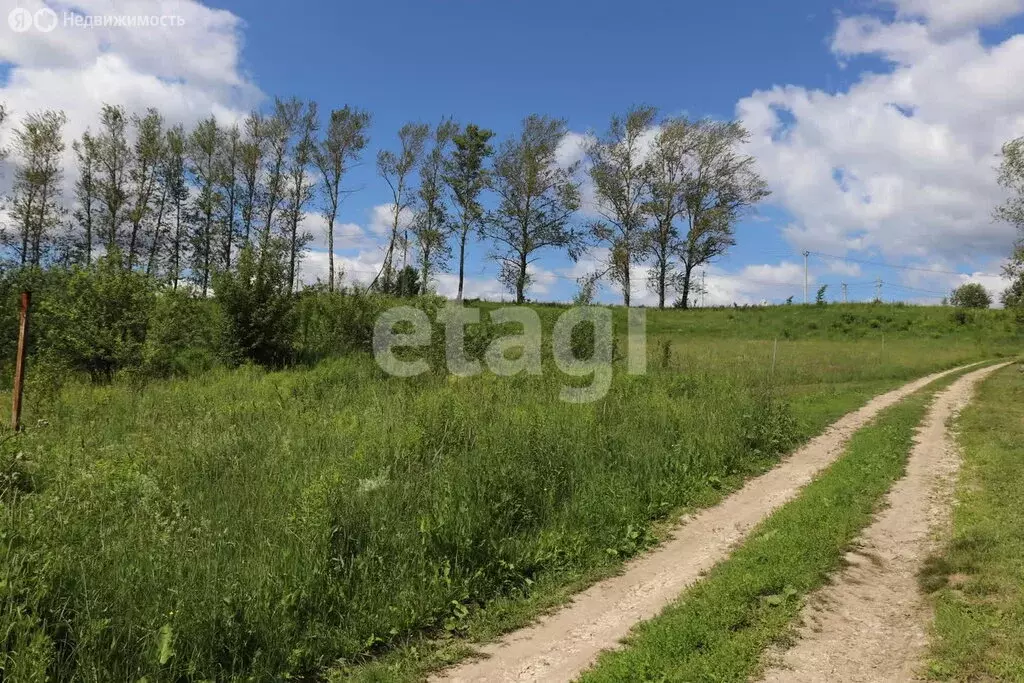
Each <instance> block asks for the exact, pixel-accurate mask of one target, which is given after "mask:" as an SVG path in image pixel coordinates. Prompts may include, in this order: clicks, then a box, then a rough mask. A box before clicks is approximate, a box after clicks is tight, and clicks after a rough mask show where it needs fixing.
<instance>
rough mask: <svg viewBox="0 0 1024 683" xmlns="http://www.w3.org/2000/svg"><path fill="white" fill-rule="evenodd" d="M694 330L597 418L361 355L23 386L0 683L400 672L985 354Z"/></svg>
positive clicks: (615, 562) (532, 396)
mask: <svg viewBox="0 0 1024 683" xmlns="http://www.w3.org/2000/svg"><path fill="white" fill-rule="evenodd" d="M652 313H653V312H652ZM745 313H747V312H745V311H744V312H738V313H734V312H732V311H719V312H717V313H716V314H717V315H719V316H721V317H723V318H724V317H725V316H732V315H744V314H745ZM785 314H786V315H790V313H789V312H785ZM686 315H687V314H684V313H679V312H666V313H659V314H657V316H658V317H659V320H660V322H658V321H656V322H657V325H654V324H652V328H653V329H655V330H656V331H657V334H656V335H652V336H653V339H652V342H651V344H650V347H649V354H650V372H649V373H648V374H647V375H646V376H642V377H629V376H627V375H624V374H617V375H616V377H615V379H614V382H613V385H612V390H611V392H610V393H609V395H608V396H607V397H606V398H605V399H603V400H602V401H599V402H596V403H592V404H586V405H571V404H566V403H562V402H561V401H559V400H558V398H557V397H558V391H559V389H560V387H561V386H562V384H564V380H563V378H562V377H561V376H559V375H557V374H551V373H549V374H546V375H544V376H542V377H517V378H497V377H493V376H488V375H484V376H479V377H474V378H465V379H456V378H448V377H443V376H438V375H426V376H422V377H418V378H414V379H407V380H403V379H397V378H389V377H386V376H384V375H383V374H382V373H381V372H380V371H379V369H378V368H377V367H376V366H375V365H374V364H373V362H372V360H371V359H369V358H366V357H362V356H359V355H353V356H350V357H346V358H341V359H335V360H330V361H326V362H324V363H321V364H320V365H318V366H317V367H315V368H311V369H300V370H293V371H287V372H277V373H267V372H263V371H259V370H255V369H251V368H248V369H246V368H243V369H241V370H237V371H226V370H217V371H213V372H211V373H208V374H207V375H205V376H202V377H197V378H192V379H181V380H172V381H162V382H155V383H152V384H149V385H147V386H145V387H136V386H130V385H117V384H115V385H111V386H90V385H75V384H72V385H69V386H67V387H65V388H64V390H63V391H62V392H60V393H59V394H57V395H52V396H51V395H48V394H45V393H42V392H41V391H40V388H39V387H36V386H32V385H30V387H29V390H28V392H27V395H26V402H27V414H26V423H27V424H29V425H31V426H30V428H29V430H28V431H27V433H26V434H24V435H22V436H19V437H18V438H16V439H13V440H8V441H7V442H5V443H4V444H3V445H2V446H0V458H2V460H0V475H2V476H3V477H4V478H3V479H2V480H0V482H2V483H3V489H2V495H0V520H2V522H0V524H2V526H0V567H3V569H2V570H0V571H2V572H3V574H2V575H0V596H2V602H0V633H3V634H6V635H4V636H3V639H0V666H2V667H3V668H2V669H0V671H2V677H4V678H5V679H7V678H12V679H17V680H45V679H47V678H51V679H53V678H56V679H62V680H64V679H77V680H86V681H91V680H129V679H132V680H134V679H139V678H142V677H147V679H148V680H149V681H162V680H182V679H201V678H207V679H222V680H228V679H239V680H240V679H245V680H248V679H256V680H267V679H281V678H286V677H296V676H306V675H313V674H318V673H323V672H326V671H333V672H334V673H335V674H336V675H339V676H356V677H364V678H368V679H377V678H415V677H417V676H419V675H420V674H421V673H422V672H423V671H424V670H426V669H429V668H430V667H432V666H436V665H437V664H438V663H439V662H442V661H446V660H447V659H449V658H453V657H456V656H458V655H459V654H460V653H461V652H463V651H464V650H465V647H464V643H465V640H466V639H484V638H490V637H493V636H494V635H495V634H497V633H499V632H501V631H503V630H507V629H509V628H512V627H514V626H516V625H519V624H522V623H523V622H524V621H526V620H528V619H529V618H530V617H531V616H532V615H534V614H536V612H537V611H538V610H539V609H543V608H544V607H547V606H550V605H552V604H556V603H558V602H559V601H561V600H564V599H565V597H566V596H567V595H568V594H569V593H570V592H571V591H572V590H574V589H576V588H579V587H580V586H582V585H585V584H586V583H588V582H591V581H593V580H595V579H596V578H600V577H601V576H604V575H607V574H608V573H610V572H613V571H615V570H616V569H617V568H618V567H619V566H621V563H622V561H623V560H624V559H625V558H628V557H629V556H631V555H633V554H635V553H637V552H640V551H642V550H643V549H644V548H646V547H648V546H649V545H650V544H652V543H654V542H656V540H657V533H658V528H659V525H660V524H663V523H664V521H665V520H668V519H671V518H673V516H674V515H675V514H677V513H678V512H679V511H680V510H682V509H685V508H687V507H695V506H703V505H707V504H710V503H713V502H715V501H716V500H718V499H719V498H720V497H721V496H722V495H724V493H725V492H727V491H729V490H731V489H732V488H735V487H736V486H738V485H739V484H740V483H742V481H743V480H744V478H746V477H748V476H750V475H752V474H755V473H758V472H761V471H763V470H764V469H765V468H767V467H770V466H771V465H772V464H774V463H775V462H777V459H778V457H779V456H780V455H781V454H782V453H783V452H785V451H787V450H788V449H790V448H792V446H793V445H795V444H796V443H798V442H800V441H802V440H804V439H806V438H807V437H809V436H810V435H812V434H814V433H817V432H819V431H820V430H821V429H822V428H823V427H824V426H825V425H826V424H827V423H828V422H830V421H831V420H833V419H835V418H836V417H838V416H839V415H841V414H843V413H845V412H847V411H848V410H849V409H852V408H854V407H856V406H857V405H860V404H861V403H862V402H863V401H864V399H865V398H866V397H868V396H870V395H872V394H875V393H877V392H879V391H881V390H884V389H886V388H889V387H891V386H893V385H895V384H898V383H901V382H903V381H906V380H908V379H911V378H912V377H916V376H920V375H922V374H925V373H927V372H930V371H935V370H938V369H943V368H947V367H951V366H953V365H957V364H962V363H964V362H969V361H972V360H978V359H980V358H981V357H983V356H984V355H985V354H987V353H989V349H988V348H986V346H985V345H984V344H980V343H979V342H978V341H977V339H976V338H970V339H966V338H965V339H960V338H959V337H957V336H956V334H957V333H956V332H955V330H954V331H952V332H951V331H949V330H947V334H946V336H945V337H942V338H940V339H932V338H931V337H928V338H925V339H918V338H913V337H912V336H911V337H906V338H894V339H892V340H889V339H887V341H886V346H885V348H884V349H883V348H882V347H881V345H880V344H875V343H874V341H873V340H872V339H870V338H862V337H861V336H858V335H847V337H844V336H843V335H844V334H845V333H843V332H841V331H836V332H835V333H834V335H833V336H834V337H835V338H813V339H791V340H785V339H784V340H782V341H780V342H779V345H778V349H777V350H776V349H775V341H774V337H769V338H758V336H759V335H761V334H762V332H760V331H758V330H754V331H752V332H751V333H749V334H739V335H737V337H740V338H737V339H728V338H722V337H721V336H719V335H718V333H717V332H709V334H708V336H706V337H701V336H699V335H697V334H695V333H694V331H693V330H686V331H685V332H678V331H677V332H673V331H671V330H669V329H667V325H668V323H667V322H666V321H670V320H671V319H672V318H673V316H674V317H675V318H676V319H679V320H684V319H685V318H686ZM701 315H704V316H711V315H712V314H711V313H710V312H705V313H702V314H701ZM779 315H781V313H780V314H779ZM801 315H809V314H805V313H802V314H801ZM946 315H948V314H946ZM653 317H654V316H652V318H653ZM729 324H733V323H732V322H730V323H729ZM750 324H751V325H755V324H756V325H760V324H761V323H757V322H756V321H755V320H754V319H753V318H751V323H750ZM659 325H660V328H659V327H658V326H659ZM709 325H710V323H709ZM758 329H760V328H758ZM951 329H952V328H951ZM978 334H979V335H980V334H981V333H980V332H979V333H978ZM666 342H667V343H666ZM1007 348H1008V347H1007ZM773 355H774V356H775V363H774V369H773V365H772V357H773ZM769 383H770V385H771V387H772V391H771V392H770V393H768V392H767V391H766V387H767V386H769Z"/></svg>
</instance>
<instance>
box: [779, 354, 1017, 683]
mask: <svg viewBox="0 0 1024 683" xmlns="http://www.w3.org/2000/svg"><path fill="white" fill-rule="evenodd" d="M1001 367H1003V365H998V366H991V367H987V368H984V369H981V370H976V371H974V372H972V373H970V374H967V375H964V376H963V377H961V378H960V379H958V380H957V381H956V382H955V383H954V384H953V385H951V386H950V387H949V388H948V389H946V390H944V391H943V392H941V393H940V394H939V395H938V396H937V397H936V399H935V402H934V403H933V404H932V406H931V408H930V409H929V411H928V415H927V417H926V418H925V420H924V422H923V423H922V424H921V426H920V427H919V428H918V432H917V436H916V439H915V444H914V447H913V449H912V450H911V453H910V458H909V460H908V462H907V473H906V475H905V476H904V477H903V478H902V479H900V480H899V481H898V482H897V483H896V485H895V486H893V488H892V490H890V492H889V493H888V495H887V496H886V505H887V507H886V508H885V509H884V510H883V511H882V512H881V513H880V514H879V515H878V516H877V517H876V518H875V521H874V523H872V524H871V526H869V527H868V528H867V529H865V531H864V533H863V534H862V535H861V537H860V538H859V539H858V541H857V544H856V547H857V550H856V551H855V552H851V553H849V554H848V555H847V559H848V560H849V562H850V564H849V566H848V567H847V568H846V569H844V570H843V571H842V572H841V573H840V574H839V575H838V576H837V577H836V579H835V581H834V583H832V584H830V585H828V586H826V587H824V588H823V589H821V590H820V591H818V592H817V593H816V594H815V595H813V596H812V597H811V599H810V600H809V601H808V607H806V608H805V609H804V614H803V624H804V625H803V626H802V627H801V629H800V640H799V641H798V642H797V644H796V645H795V646H794V647H793V648H792V649H790V650H788V651H787V652H785V653H784V654H782V655H781V657H780V658H779V659H780V661H779V662H777V663H776V665H775V668H773V669H771V670H769V671H768V672H767V674H766V675H765V681H770V682H772V683H782V682H789V681H841V682H846V681H849V682H852V681H893V682H896V681H899V682H901V683H902V682H904V681H912V680H915V678H916V674H917V673H918V671H919V669H920V667H921V663H922V657H923V655H924V651H925V648H926V647H927V645H928V635H927V632H928V623H929V622H930V617H931V615H930V612H929V610H928V606H927V601H926V599H925V598H924V597H922V596H921V594H920V592H919V591H918V587H917V572H918V569H919V568H920V567H921V565H922V563H923V562H924V559H925V558H926V557H927V555H928V553H929V552H931V551H932V550H933V547H934V545H935V532H937V531H941V530H942V529H944V528H945V527H946V526H947V525H948V524H949V519H950V509H951V497H952V491H953V482H954V476H955V474H956V472H957V469H958V468H959V466H960V456H959V454H958V452H957V449H956V444H955V443H954V442H953V440H952V438H951V436H950V434H949V432H948V430H947V428H946V424H947V422H948V421H949V420H950V418H951V417H953V415H955V414H956V413H957V412H959V410H960V409H961V408H963V407H964V406H965V405H966V404H967V402H968V401H969V400H970V397H971V394H972V392H973V389H974V386H975V385H976V384H977V382H978V381H980V380H981V379H982V378H984V377H986V376H987V375H989V374H990V373H992V372H994V371H995V370H997V369H999V368H1001Z"/></svg>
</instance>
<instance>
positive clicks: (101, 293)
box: [36, 252, 156, 380]
mask: <svg viewBox="0 0 1024 683" xmlns="http://www.w3.org/2000/svg"><path fill="white" fill-rule="evenodd" d="M62 284H63V286H62V287H60V288H51V291H50V292H49V295H48V296H44V297H36V301H37V306H36V311H37V313H36V319H37V321H38V325H37V327H38V329H37V334H38V335H39V336H40V339H39V342H38V344H39V346H40V347H42V348H41V349H40V350H41V352H42V353H43V355H52V356H54V357H55V358H58V359H59V360H60V362H61V363H62V364H64V365H66V366H67V367H69V368H70V369H72V370H77V371H81V372H85V373H88V374H89V376H90V377H91V378H92V379H93V380H109V379H111V378H112V377H113V376H114V375H115V374H116V373H118V372H121V371H123V370H130V369H137V368H139V367H141V365H142V361H143V356H144V346H145V342H146V332H147V328H148V322H149V314H150V311H151V310H152V308H153V304H154V301H155V298H156V295H155V292H156V286H155V283H154V281H153V280H152V279H151V278H148V277H146V276H145V275H143V274H141V273H136V272H133V271H129V270H125V269H124V268H122V267H121V264H120V255H119V254H118V253H116V252H112V253H110V254H107V255H105V256H103V257H101V258H100V259H98V260H97V261H96V263H95V264H93V265H91V266H89V267H86V268H76V269H74V270H72V271H71V272H70V274H69V275H68V276H67V279H66V282H65V283H62Z"/></svg>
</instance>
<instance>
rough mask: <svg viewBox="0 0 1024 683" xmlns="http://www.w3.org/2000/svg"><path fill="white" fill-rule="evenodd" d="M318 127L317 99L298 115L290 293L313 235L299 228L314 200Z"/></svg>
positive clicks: (291, 183)
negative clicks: (313, 168)
mask: <svg viewBox="0 0 1024 683" xmlns="http://www.w3.org/2000/svg"><path fill="white" fill-rule="evenodd" d="M300 106H301V105H300ZM317 128H318V123H317V107H316V103H315V102H309V103H308V104H307V105H306V106H305V109H304V110H300V112H299V114H298V117H297V118H296V123H295V136H296V137H295V144H294V145H293V146H292V152H291V156H290V158H289V160H288V171H287V173H288V179H287V180H288V187H287V193H288V199H287V203H286V204H285V214H286V218H287V224H288V225H287V234H286V235H285V238H286V240H287V242H288V293H289V294H291V293H292V292H293V291H294V289H295V284H296V283H295V278H296V275H297V273H298V266H299V262H300V261H301V260H302V252H303V250H304V249H305V247H306V245H307V244H308V243H309V240H310V239H311V236H310V235H309V234H308V233H305V232H299V225H300V224H301V223H302V217H303V215H304V214H305V209H306V206H307V205H308V204H309V203H310V202H311V201H313V195H314V193H315V190H316V181H315V180H314V177H313V175H312V174H311V173H310V167H311V166H312V164H313V155H314V153H315V152H316V133H317Z"/></svg>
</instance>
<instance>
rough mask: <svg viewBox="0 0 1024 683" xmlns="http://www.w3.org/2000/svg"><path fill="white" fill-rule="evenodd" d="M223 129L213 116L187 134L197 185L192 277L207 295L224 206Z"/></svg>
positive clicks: (204, 294) (192, 173) (189, 163)
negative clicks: (220, 161) (219, 154)
mask: <svg viewBox="0 0 1024 683" xmlns="http://www.w3.org/2000/svg"><path fill="white" fill-rule="evenodd" d="M220 139H221V131H220V128H218V126H217V120H216V119H215V118H214V117H212V116H211V117H210V118H208V119H204V120H203V121H200V122H199V124H198V125H196V127H195V129H194V130H193V131H192V133H191V134H190V135H189V137H188V142H187V143H186V147H185V150H186V154H187V159H188V172H189V174H190V175H191V176H192V178H193V184H194V185H195V186H196V196H195V199H194V203H193V211H194V214H195V217H196V224H195V231H194V233H193V234H192V263H191V272H192V280H193V281H194V282H195V283H196V284H197V285H198V286H200V287H201V288H202V290H203V296H206V294H207V292H208V291H209V287H210V276H211V274H212V270H213V260H214V255H213V238H214V233H215V231H216V224H215V221H214V217H215V216H216V215H217V213H218V211H219V210H220V206H221V196H220V193H219V192H218V180H219V175H218V164H217V152H218V150H219V149H220Z"/></svg>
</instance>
